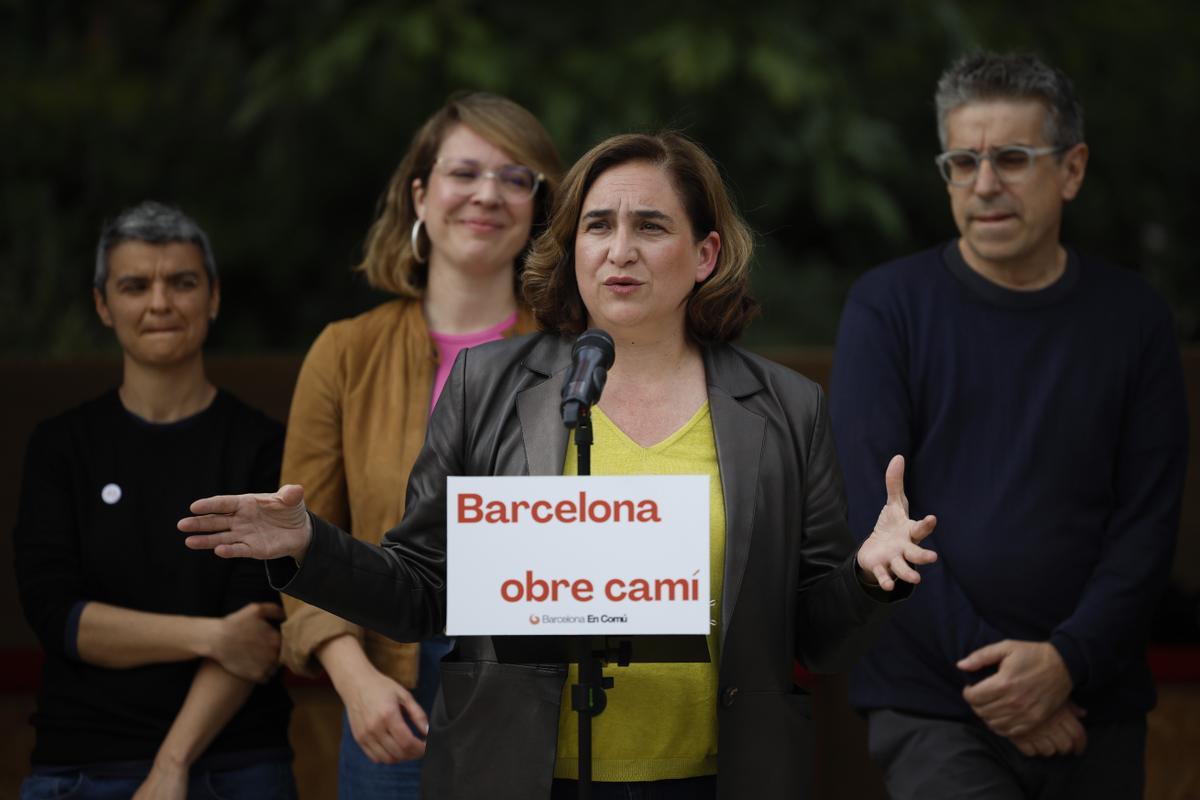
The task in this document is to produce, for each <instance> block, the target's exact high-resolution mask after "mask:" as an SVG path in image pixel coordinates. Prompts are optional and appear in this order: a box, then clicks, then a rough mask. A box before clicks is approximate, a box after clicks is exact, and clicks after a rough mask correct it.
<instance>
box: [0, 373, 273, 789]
mask: <svg viewBox="0 0 1200 800" xmlns="http://www.w3.org/2000/svg"><path fill="white" fill-rule="evenodd" d="M282 443H283V427H282V426H281V425H280V424H279V423H277V422H275V421H273V420H271V419H269V418H267V417H266V416H264V415H263V414H261V413H259V412H257V411H255V410H253V409H251V408H249V407H248V406H246V405H244V404H243V403H241V402H240V401H238V400H237V399H235V398H234V397H232V396H231V395H229V394H226V393H224V392H218V393H217V396H216V399H215V400H214V401H213V403H212V405H210V406H209V407H208V408H207V409H205V410H204V411H202V412H200V413H198V414H196V415H195V416H192V417H189V418H187V419H184V420H181V421H179V422H174V423H170V424H162V425H159V424H151V423H148V422H146V421H144V420H142V419H140V418H138V417H136V416H134V415H133V414H131V413H129V412H128V411H126V410H125V408H124V406H123V405H122V404H121V401H120V398H119V397H118V395H117V393H116V392H115V391H113V392H109V393H108V394H105V395H103V396H101V397H99V398H97V399H95V400H93V401H91V402H88V403H85V404H83V405H81V406H79V407H78V408H75V409H72V410H71V411H68V412H66V413H65V414H63V415H61V416H59V417H56V418H54V419H51V420H48V421H46V422H43V423H41V424H40V425H39V426H38V427H37V429H36V430H35V431H34V433H33V435H32V437H31V438H30V441H29V446H28V449H27V451H26V458H25V473H24V479H23V481H22V487H21V502H20V508H19V511H18V514H17V526H16V530H15V532H14V536H13V544H14V550H15V563H16V572H17V585H18V591H19V592H20V597H21V603H22V605H23V607H24V610H25V617H26V619H27V620H28V621H29V624H30V626H31V627H32V628H33V630H34V632H35V633H36V634H37V636H38V638H39V639H40V640H41V643H42V646H43V647H44V648H45V650H46V663H45V667H44V669H43V673H42V689H41V692H40V694H39V697H38V707H37V712H36V714H35V715H34V717H33V725H34V727H35V729H36V731H37V741H36V745H35V747H34V751H33V758H32V761H33V763H34V764H35V765H39V766H51V765H78V766H83V765H96V764H113V763H117V762H143V761H149V760H151V759H153V758H154V754H155V752H156V751H157V750H158V747H159V745H160V744H161V743H162V740H163V737H164V736H166V733H167V731H168V729H169V728H170V726H171V724H172V722H173V721H174V719H175V716H176V714H177V713H178V712H179V709H180V707H181V706H182V704H183V700H184V698H185V697H186V695H187V692H188V689H189V688H190V686H191V683H192V678H193V676H194V675H195V672H196V668H197V666H198V665H199V661H198V660H195V659H193V660H190V661H184V662H177V663H171V664H152V665H147V666H142V667H135V668H132V669H108V668H105V667H99V666H95V665H92V664H87V663H84V662H83V661H81V660H80V659H79V657H78V654H77V652H76V648H75V638H76V634H77V631H78V619H79V613H80V611H81V610H82V608H83V606H84V605H85V604H86V603H87V602H88V601H99V602H104V603H108V604H111V605H115V606H121V607H124V608H130V609H136V610H140V611H150V612H157V613H163V614H181V615H188V616H198V617H220V616H224V615H226V614H228V613H230V612H232V611H236V610H238V609H239V608H241V607H243V606H244V605H246V604H247V603H250V602H255V601H270V602H278V599H279V598H278V595H277V594H276V593H275V592H274V591H273V590H272V589H271V588H270V587H269V586H268V584H267V581H266V576H265V574H264V570H263V568H262V565H261V564H259V563H257V562H254V561H250V560H245V559H233V560H223V559H220V558H217V557H216V556H215V555H213V554H212V553H211V552H209V551H193V550H189V549H188V548H187V547H185V546H184V544H183V539H184V536H183V534H181V533H180V532H179V531H178V529H177V528H176V523H177V522H178V521H179V520H180V519H181V518H182V517H184V516H186V515H187V514H188V506H189V504H190V503H191V502H192V501H194V500H196V499H198V498H201V497H206V496H209V495H214V494H228V493H240V492H258V491H274V490H275V489H276V488H277V484H276V481H277V480H278V477H279V461H280V455H281V452H282ZM290 712H291V702H290V701H289V699H288V696H287V693H286V691H285V690H284V688H283V686H282V684H281V683H280V680H279V678H278V676H276V678H275V679H274V680H272V681H271V682H270V683H268V684H267V685H265V686H257V687H255V689H254V692H253V693H252V694H251V696H250V698H249V699H248V700H247V701H246V703H245V704H244V705H243V706H242V708H241V709H240V710H239V711H238V713H237V714H236V715H235V716H234V718H233V719H232V720H231V721H230V722H229V724H228V725H226V726H225V728H224V729H223V730H222V731H221V732H220V734H218V736H217V738H216V739H215V740H214V741H213V743H212V745H210V747H209V749H208V751H206V753H205V755H204V756H203V757H202V762H203V763H209V764H212V763H224V764H229V765H231V766H232V765H235V764H236V763H237V762H239V761H243V760H247V759H249V760H254V759H255V758H257V757H276V758H277V757H281V756H282V757H287V756H288V755H290V750H289V749H288V742H287V726H288V718H289V715H290Z"/></svg>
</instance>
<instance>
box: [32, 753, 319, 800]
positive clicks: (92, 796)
mask: <svg viewBox="0 0 1200 800" xmlns="http://www.w3.org/2000/svg"><path fill="white" fill-rule="evenodd" d="M142 780H143V778H138V777H132V778H130V777H120V778H107V777H100V776H93V775H85V774H84V773H82V772H79V771H75V772H60V771H56V770H36V769H35V770H34V772H33V774H32V775H30V776H29V777H28V778H26V779H25V780H24V781H22V782H21V795H20V798H21V800H66V798H70V800H128V798H130V797H132V796H133V793H134V792H136V791H137V790H138V787H139V786H141V785H142ZM259 798H261V800H296V783H295V781H294V780H293V778H292V765H291V764H290V763H288V762H286V761H267V762H264V763H262V764H255V765H253V766H250V767H239V768H237V769H226V770H204V769H200V770H192V773H191V775H190V776H188V800H258V799H259Z"/></svg>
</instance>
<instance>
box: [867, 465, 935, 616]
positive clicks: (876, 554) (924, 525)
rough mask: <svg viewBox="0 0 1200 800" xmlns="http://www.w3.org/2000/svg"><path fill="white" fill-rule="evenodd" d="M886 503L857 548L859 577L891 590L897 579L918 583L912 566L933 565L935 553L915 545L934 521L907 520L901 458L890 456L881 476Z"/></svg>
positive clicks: (930, 531) (919, 579)
mask: <svg viewBox="0 0 1200 800" xmlns="http://www.w3.org/2000/svg"><path fill="white" fill-rule="evenodd" d="M883 480H884V484H885V485H886V486H887V503H886V504H885V505H884V507H883V510H882V511H880V512H879V520H878V521H877V522H876V523H875V530H873V531H871V535H870V536H868V537H867V540H866V541H865V542H863V544H862V547H860V548H858V566H859V569H860V570H862V572H861V573H860V576H861V577H862V578H863V579H864V580H866V581H867V582H868V583H878V584H879V587H880V588H881V589H883V590H884V591H888V592H890V591H892V589H894V588H895V587H896V580H902V581H907V582H908V583H920V582H921V576H920V575H919V574H918V573H917V571H916V570H915V569H913V566H912V565H913V564H932V563H933V562H934V561H937V553H935V552H933V551H932V550H926V549H925V548H923V547H920V546H919V545H918V543H919V542H921V541H922V540H924V539H925V537H926V536H928V535H929V534H931V533H933V528H934V526H935V525H937V520H936V519H935V518H934V517H932V516H928V517H925V519H923V520H921V521H920V522H917V521H914V520H911V519H909V518H908V498H907V497H905V495H904V456H893V457H892V460H891V462H890V463H889V464H888V465H887V471H886V472H885V473H884V476H883Z"/></svg>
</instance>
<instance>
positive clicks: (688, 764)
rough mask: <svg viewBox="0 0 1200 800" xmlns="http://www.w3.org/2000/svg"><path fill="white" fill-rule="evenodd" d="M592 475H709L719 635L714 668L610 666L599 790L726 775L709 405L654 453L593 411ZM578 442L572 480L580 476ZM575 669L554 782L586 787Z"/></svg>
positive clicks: (719, 554) (721, 543)
mask: <svg viewBox="0 0 1200 800" xmlns="http://www.w3.org/2000/svg"><path fill="white" fill-rule="evenodd" d="M592 429H593V435H594V444H593V445H592V474H593V475H708V476H709V482H708V486H709V495H708V504H709V567H710V570H711V578H710V585H711V587H712V597H713V598H714V600H713V601H712V620H713V625H712V629H711V631H710V633H709V635H708V652H709V656H710V658H711V661H709V662H708V663H706V664H631V665H629V666H628V667H618V666H609V667H606V668H605V670H604V674H605V675H607V676H611V677H612V678H613V679H614V680H615V682H616V684H615V686H614V687H613V688H612V689H611V690H609V691H608V707H607V708H606V709H605V710H604V712H603V713H601V714H600V715H599V716H598V717H594V718H593V720H592V777H593V779H594V780H597V781H657V780H667V779H672V778H694V777H699V776H701V775H715V774H716V773H717V681H718V678H717V671H718V665H719V663H720V661H719V652H718V648H719V642H720V631H719V629H718V623H719V620H720V619H721V584H722V578H723V577H724V572H725V496H724V492H722V491H721V475H720V471H719V469H718V466H717V445H716V440H715V439H714V438H713V428H712V417H711V415H710V413H709V407H708V403H707V402H705V403H704V405H702V406H701V407H700V409H699V410H698V411H696V413H695V415H693V416H692V418H691V419H690V420H688V421H687V422H686V423H684V425H683V427H681V428H680V429H679V430H677V431H675V432H674V433H673V434H671V435H670V436H668V437H667V438H666V439H664V440H662V441H661V442H659V443H658V444H655V445H651V446H650V447H642V446H641V445H639V444H638V443H637V442H635V441H633V440H632V439H630V438H629V437H628V436H626V435H625V433H624V432H623V431H622V430H621V429H620V428H618V427H617V426H616V425H614V424H613V422H612V420H610V419H609V418H608V417H606V416H605V415H604V412H603V411H601V410H600V409H599V408H595V407H593V408H592ZM576 459H577V454H576V449H575V442H574V439H573V438H572V439H571V441H570V443H569V444H568V446H567V458H566V463H565V464H564V465H563V474H564V475H575V474H577V460H576ZM578 675H579V672H578V668H577V667H575V666H572V667H571V668H570V671H569V674H568V676H567V683H566V686H565V687H564V689H563V696H562V702H561V706H560V711H559V718H558V753H557V759H556V760H555V763H554V777H556V778H570V779H578V777H579V765H578V762H577V761H576V757H577V756H578V753H579V738H578V721H577V719H576V715H575V712H574V711H572V710H571V694H570V692H571V685H572V684H574V683H575V682H577V681H578Z"/></svg>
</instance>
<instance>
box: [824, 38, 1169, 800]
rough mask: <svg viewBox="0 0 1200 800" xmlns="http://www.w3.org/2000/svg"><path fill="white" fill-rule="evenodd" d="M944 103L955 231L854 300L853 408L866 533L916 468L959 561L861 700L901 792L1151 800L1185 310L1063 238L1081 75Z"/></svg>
mask: <svg viewBox="0 0 1200 800" xmlns="http://www.w3.org/2000/svg"><path fill="white" fill-rule="evenodd" d="M936 105H937V114H938V133H939V136H940V138H941V143H942V147H943V150H944V152H943V153H942V154H941V155H939V156H938V157H937V159H936V164H937V167H938V169H939V171H940V173H941V176H942V178H943V179H944V180H945V181H946V188H947V191H948V193H949V195H950V209H951V213H952V214H953V216H954V221H955V223H956V225H957V227H958V231H959V237H958V238H957V239H955V240H953V241H951V242H949V243H947V244H943V245H940V246H938V247H935V248H933V249H931V250H928V251H925V252H923V253H919V254H917V255H914V256H910V257H908V258H904V259H901V260H898V261H895V262H892V263H890V264H886V265H884V266H882V267H880V268H878V269H876V270H873V271H871V272H870V273H868V274H867V275H866V276H864V277H863V278H862V279H861V280H860V281H859V282H858V283H857V284H856V286H855V287H854V289H853V291H852V292H851V294H850V298H849V300H848V302H847V305H846V308H845V311H844V313H843V316H842V321H841V329H840V331H839V334H838V344H837V353H836V356H835V363H834V378H833V391H832V402H833V406H832V411H833V423H834V430H835V434H836V438H837V443H838V450H839V455H840V457H841V461H842V466H843V470H844V472H845V475H846V481H847V497H848V500H849V503H850V520H851V527H852V529H853V530H854V531H855V534H856V535H858V536H860V537H866V536H867V535H868V534H869V533H870V532H871V525H872V522H873V520H874V518H875V515H876V514H877V513H878V509H879V507H880V506H881V505H882V504H883V502H884V497H883V495H882V494H881V493H880V490H879V487H878V482H877V480H875V476H876V475H878V471H879V470H880V469H882V468H883V466H884V465H886V463H887V461H888V458H889V457H890V456H891V455H892V454H893V453H902V454H904V455H905V456H906V458H907V459H908V464H907V469H906V472H905V485H906V488H907V490H908V502H909V504H910V511H909V513H910V514H914V515H916V516H917V517H918V518H919V517H921V516H923V515H925V514H930V513H932V514H936V515H937V517H938V527H937V531H936V532H935V533H934V534H933V535H932V536H931V537H930V539H929V540H928V541H929V542H930V543H931V546H932V547H933V549H935V550H937V551H938V554H939V558H938V560H937V562H936V563H934V564H931V565H928V566H925V567H922V568H921V569H920V572H921V577H922V580H921V584H922V587H921V591H919V592H915V593H914V594H913V597H912V598H911V599H909V600H908V601H907V602H906V603H905V604H903V607H902V608H899V609H898V610H897V613H896V614H895V616H894V617H893V618H892V619H891V620H890V621H889V622H888V624H887V625H886V626H885V628H884V629H883V630H882V631H881V634H880V637H879V639H878V641H877V643H876V645H875V646H874V648H873V649H872V651H871V652H870V653H869V654H868V655H867V656H866V657H865V658H864V659H863V661H862V662H861V663H860V664H859V665H858V667H857V668H856V670H855V672H854V675H853V678H852V684H851V701H852V703H853V704H854V705H855V706H856V707H857V708H859V709H860V710H862V711H863V712H864V713H865V714H866V716H867V720H868V725H869V731H870V733H869V735H870V749H871V754H872V757H873V758H874V759H875V760H876V762H877V763H879V764H880V766H881V767H882V768H883V770H884V773H885V780H886V782H887V785H888V790H889V793H890V795H891V796H892V797H893V798H916V797H922V798H940V797H955V798H957V797H987V798H1025V797H1064V796H1068V797H1073V796H1080V797H1084V796H1091V797H1105V798H1124V797H1140V796H1141V793H1142V784H1143V780H1144V769H1143V750H1144V747H1145V733H1146V726H1145V714H1146V712H1147V711H1148V710H1149V709H1150V708H1151V707H1152V706H1153V704H1154V689H1153V685H1152V682H1151V678H1150V673H1149V670H1148V669H1147V666H1146V659H1145V654H1144V651H1145V643H1146V630H1147V628H1148V623H1149V620H1150V616H1151V613H1152V610H1153V606H1154V603H1155V600H1156V599H1157V597H1158V595H1159V592H1160V590H1161V589H1162V588H1163V586H1164V585H1165V582H1166V579H1167V575H1168V571H1169V565H1170V560H1171V553H1172V549H1173V545H1174V539H1175V535H1176V530H1177V527H1178V520H1179V506H1180V497H1181V492H1182V484H1183V474H1184V467H1185V460H1186V440H1187V437H1186V424H1187V422H1186V410H1185V400H1184V390H1183V380H1182V372H1181V369H1180V362H1179V353H1178V348H1177V345H1176V342H1175V338H1174V335H1173V331H1172V325H1171V319H1170V314H1169V311H1168V309H1167V306H1166V304H1165V303H1164V302H1163V300H1162V299H1161V298H1160V297H1158V296H1157V295H1156V294H1155V293H1154V292H1153V291H1152V290H1151V289H1150V288H1149V287H1148V286H1147V285H1146V283H1145V282H1144V281H1143V280H1142V279H1141V278H1140V277H1139V276H1137V275H1135V274H1133V273H1132V272H1129V271H1126V270H1121V269H1117V268H1115V267H1112V266H1109V265H1108V264H1106V263H1104V262H1103V261H1101V260H1098V259H1095V258H1092V257H1090V256H1086V255H1083V254H1080V253H1078V252H1076V251H1074V250H1072V249H1070V248H1068V247H1065V246H1064V245H1063V244H1061V243H1060V241H1059V230H1060V225H1061V221H1062V212H1063V206H1064V204H1065V203H1067V202H1068V201H1070V200H1072V199H1074V198H1075V196H1076V195H1077V194H1078V193H1079V190H1080V187H1081V186H1082V184H1083V178H1084V172H1085V169H1086V167H1087V160H1088V147H1087V145H1086V144H1085V143H1084V141H1083V116H1082V109H1081V107H1080V105H1079V103H1078V101H1077V100H1076V98H1075V96H1074V91H1073V88H1072V86H1071V83H1070V81H1069V80H1068V79H1067V77H1066V76H1065V75H1064V74H1063V73H1062V72H1060V71H1059V70H1056V69H1053V68H1051V67H1048V66H1047V65H1046V64H1044V63H1042V62H1041V61H1040V60H1038V59H1037V58H1036V57H1033V56H1028V55H1010V54H1006V55H997V54H981V55H974V56H969V57H967V58H964V59H961V60H960V61H958V62H957V63H955V64H954V65H953V66H951V67H950V69H949V70H947V71H946V73H945V74H944V75H943V76H942V78H941V80H940V81H939V83H938V88H937V94H936Z"/></svg>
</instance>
